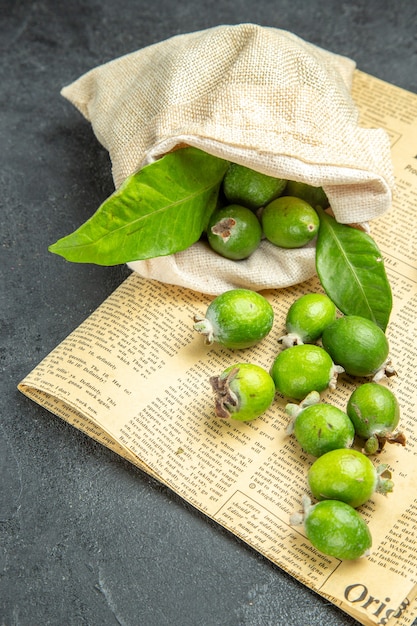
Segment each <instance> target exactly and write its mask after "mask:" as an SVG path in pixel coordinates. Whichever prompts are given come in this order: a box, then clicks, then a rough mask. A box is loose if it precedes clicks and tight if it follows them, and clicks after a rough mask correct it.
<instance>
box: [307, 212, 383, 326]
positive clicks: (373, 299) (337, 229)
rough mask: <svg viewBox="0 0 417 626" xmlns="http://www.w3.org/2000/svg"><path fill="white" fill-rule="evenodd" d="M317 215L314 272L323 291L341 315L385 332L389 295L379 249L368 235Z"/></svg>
mask: <svg viewBox="0 0 417 626" xmlns="http://www.w3.org/2000/svg"><path fill="white" fill-rule="evenodd" d="M317 212H318V214H319V217H320V229H319V233H318V237H317V245H316V269H317V274H318V277H319V279H320V282H321V284H322V287H323V289H324V290H325V292H326V293H327V295H328V296H329V297H330V298H331V299H332V300H333V302H334V303H335V305H336V306H337V307H338V309H339V310H340V311H341V312H342V313H344V314H345V315H361V316H362V317H366V318H367V319H370V320H372V321H373V322H375V323H376V324H377V325H378V326H379V327H380V328H382V330H384V331H385V329H386V327H387V325H388V321H389V317H390V314H391V309H392V292H391V287H390V284H389V281H388V278H387V275H386V272H385V265H384V261H383V258H382V254H381V252H380V250H379V249H378V246H377V245H376V243H375V241H374V240H373V239H372V237H370V236H369V235H368V234H367V233H365V232H363V231H361V230H358V229H357V228H353V227H352V226H348V225H346V224H340V223H339V222H337V221H336V220H335V219H334V218H333V217H331V216H330V215H328V214H327V213H325V212H324V211H323V210H322V209H320V208H317Z"/></svg>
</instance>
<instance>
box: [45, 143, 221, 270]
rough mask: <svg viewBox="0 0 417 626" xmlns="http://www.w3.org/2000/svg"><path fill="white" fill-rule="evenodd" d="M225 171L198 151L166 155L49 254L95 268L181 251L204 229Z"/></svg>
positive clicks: (133, 178) (130, 180) (127, 183)
mask: <svg viewBox="0 0 417 626" xmlns="http://www.w3.org/2000/svg"><path fill="white" fill-rule="evenodd" d="M227 167H228V162H227V161H224V160H223V159H219V158H217V157H214V156H211V155H209V154H207V153H206V152H203V151H201V150H198V149H197V148H191V147H189V148H182V149H180V150H176V151H174V152H170V153H169V154H167V155H165V156H164V157H162V158H161V159H159V160H158V161H155V162H154V163H151V164H150V165H147V166H145V167H144V168H142V169H141V170H140V171H139V172H137V173H136V174H133V175H132V176H130V177H128V178H127V179H126V180H125V181H124V183H123V184H122V185H121V186H120V188H119V189H117V190H116V191H115V192H114V193H113V194H112V195H111V196H110V197H109V198H107V200H105V202H104V203H103V204H102V205H101V206H100V207H99V208H98V209H97V211H96V212H95V213H94V215H93V216H92V217H91V218H90V219H89V220H87V221H86V222H85V223H84V224H83V225H82V226H80V227H79V228H78V229H77V230H76V231H75V232H73V233H72V234H70V235H68V236H67V237H63V238H62V239H59V240H58V241H57V242H56V243H54V244H53V245H51V246H50V247H49V250H50V252H54V253H55V254H59V255H61V256H63V257H64V258H65V259H67V260H68V261H74V262H77V263H95V264H97V265H117V264H121V263H127V262H128V261H134V260H140V259H149V258H154V257H158V256H163V255H168V254H173V253H174V252H178V251H179V250H185V249H186V248H188V247H189V246H190V245H192V244H193V243H194V242H196V241H197V240H198V239H199V238H200V236H201V234H202V232H203V230H204V229H205V227H206V225H207V222H208V220H209V218H210V215H211V213H212V211H213V209H214V208H215V205H216V201H217V196H218V192H219V188H220V184H221V181H222V179H223V177H224V174H225V172H226V169H227Z"/></svg>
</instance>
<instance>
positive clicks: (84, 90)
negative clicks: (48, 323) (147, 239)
mask: <svg viewBox="0 0 417 626" xmlns="http://www.w3.org/2000/svg"><path fill="white" fill-rule="evenodd" d="M354 70H355V63H354V61H352V60H350V59H348V58H346V57H342V56H339V55H336V54H333V53H331V52H328V51H325V50H323V49H321V48H318V47H317V46H315V45H313V44H310V43H308V42H306V41H304V40H302V39H300V38H299V37H298V36H296V35H294V34H292V33H290V32H288V31H284V30H280V29H276V28H270V27H261V26H257V25H255V24H239V25H234V26H228V25H222V26H217V27H214V28H210V29H207V30H203V31H198V32H194V33H190V34H184V35H178V36H174V37H172V38H170V39H167V40H165V41H162V42H160V43H156V44H154V45H151V46H148V47H146V48H143V49H141V50H138V51H136V52H133V53H130V54H127V55H125V56H123V57H120V58H118V59H115V60H113V61H110V62H108V63H106V64H104V65H101V66H99V67H96V68H94V69H92V70H90V71H89V72H87V73H86V74H84V75H83V76H81V77H80V78H78V79H77V80H76V81H75V82H73V83H72V84H70V85H68V86H66V87H64V88H63V89H62V92H61V93H62V95H63V96H64V97H65V98H67V99H68V100H69V101H70V102H72V103H73V104H74V106H75V107H77V108H78V109H79V110H80V111H81V113H82V114H83V115H84V116H85V118H86V119H87V120H89V121H90V122H91V124H92V128H93V131H94V133H95V135H96V137H97V139H98V140H99V141H100V142H101V143H102V145H103V146H104V147H105V148H106V149H107V150H108V151H109V155H110V158H111V162H112V173H113V179H114V183H115V186H116V188H117V187H118V186H119V185H120V184H121V183H122V181H123V180H124V179H125V178H126V177H127V176H129V175H130V174H132V173H134V172H136V171H137V170H139V169H140V168H141V167H143V166H144V165H146V164H149V163H152V162H153V161H155V160H156V159H158V158H160V157H161V156H163V155H164V154H166V153H167V152H169V151H171V150H172V149H174V148H175V147H177V146H181V145H188V146H194V147H197V148H200V149H201V150H204V151H205V152H208V153H210V154H212V155H214V156H219V157H221V158H223V159H226V160H229V161H231V162H234V163H239V164H242V165H245V166H247V167H250V168H252V169H254V170H257V171H259V172H262V173H265V174H268V175H270V176H275V177H279V178H286V179H289V180H295V181H301V182H305V183H309V184H311V185H315V186H322V187H323V188H324V191H325V192H326V194H327V197H328V198H329V201H330V204H331V207H332V210H333V212H334V215H335V217H336V219H337V220H338V221H340V222H343V223H360V222H369V221H371V220H372V219H374V218H376V217H378V216H379V215H381V214H382V213H384V212H385V211H386V210H387V209H388V208H389V207H390V205H391V200H392V190H393V187H394V178H393V172H392V163H391V156H390V145H389V140H388V135H387V134H386V133H385V131H384V130H382V129H368V128H362V127H361V126H359V124H358V110H357V107H356V105H355V103H354V102H353V100H352V97H351V95H350V87H351V81H352V77H353V72H354ZM128 265H129V267H130V268H132V269H133V270H134V271H136V272H138V273H139V274H141V275H142V276H145V277H148V278H152V279H156V280H159V281H162V282H166V283H171V284H177V285H182V286H185V287H188V288H191V289H194V290H197V291H201V292H203V293H207V294H214V295H215V294H218V293H221V292H223V291H225V290H227V289H232V288H235V287H246V288H250V289H254V290H256V291H258V290H262V289H267V288H280V287H286V286H289V285H292V284H296V283H300V282H302V281H304V280H306V279H308V278H310V277H311V276H313V275H314V274H315V247H314V244H313V245H309V246H307V247H304V248H300V249H295V250H284V249H281V248H277V247H276V246H273V245H272V244H270V243H269V242H268V241H265V240H263V241H262V242H261V245H260V247H259V248H258V250H257V251H255V253H253V254H252V255H251V257H249V258H248V259H246V260H243V261H231V260H228V259H224V258H222V257H220V256H219V255H217V254H216V253H215V252H213V251H212V250H210V249H209V248H208V246H207V245H206V244H205V243H203V242H197V243H196V244H194V245H193V246H191V247H190V248H188V249H187V250H185V251H183V252H179V253H176V254H173V255H170V256H167V257H158V258H155V259H150V260H146V261H134V262H131V263H129V264H128Z"/></svg>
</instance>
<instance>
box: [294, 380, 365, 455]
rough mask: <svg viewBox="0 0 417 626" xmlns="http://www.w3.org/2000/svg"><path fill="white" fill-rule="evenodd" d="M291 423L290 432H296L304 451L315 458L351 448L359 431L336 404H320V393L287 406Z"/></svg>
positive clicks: (314, 393)
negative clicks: (331, 451) (297, 403)
mask: <svg viewBox="0 0 417 626" xmlns="http://www.w3.org/2000/svg"><path fill="white" fill-rule="evenodd" d="M285 411H286V413H287V414H288V415H290V417H291V420H290V422H289V424H288V427H287V433H288V434H291V433H293V434H294V436H295V438H296V439H297V441H298V443H299V444H300V446H301V448H302V449H303V450H304V451H305V452H307V453H308V454H311V455H312V456H315V457H320V456H322V455H323V454H326V452H329V451H330V450H336V449H338V448H350V446H351V445H352V443H353V439H354V436H355V429H354V427H353V424H352V422H351V421H350V419H349V417H348V415H347V414H346V413H345V412H344V411H342V410H341V409H339V408H338V407H336V406H333V405H332V404H326V403H324V402H320V394H319V393H318V392H311V393H310V394H308V396H307V397H306V398H305V399H304V400H303V401H302V402H301V403H300V404H299V405H296V404H291V403H289V404H287V406H286V407H285Z"/></svg>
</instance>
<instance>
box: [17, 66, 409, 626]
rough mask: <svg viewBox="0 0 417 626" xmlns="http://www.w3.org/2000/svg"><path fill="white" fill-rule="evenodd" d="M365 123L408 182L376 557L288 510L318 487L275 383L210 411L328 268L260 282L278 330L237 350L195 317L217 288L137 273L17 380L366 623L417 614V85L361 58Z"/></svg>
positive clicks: (370, 509) (388, 253) (396, 271)
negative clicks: (218, 413)
mask: <svg viewBox="0 0 417 626" xmlns="http://www.w3.org/2000/svg"><path fill="white" fill-rule="evenodd" d="M353 94H354V97H355V99H356V101H357V103H358V105H359V107H360V109H361V112H362V123H363V124H364V125H368V126H382V127H384V128H386V129H387V130H388V132H389V135H390V138H391V142H392V156H393V161H394V168H395V174H396V181H397V190H396V195H395V200H394V205H393V209H392V210H391V211H390V212H389V213H387V214H385V215H384V216H383V217H381V218H379V219H378V220H377V221H375V222H373V223H372V236H373V237H374V238H375V240H376V242H377V243H378V245H379V246H380V248H381V251H382V253H383V255H384V259H385V263H386V268H387V272H388V275H389V279H390V282H391V285H392V287H393V293H394V309H393V313H392V318H391V322H390V325H389V328H388V331H387V334H388V338H389V340H390V344H391V354H392V357H393V359H394V362H395V365H396V368H397V371H398V376H397V377H394V378H390V379H389V381H386V382H384V383H383V384H387V385H388V386H389V387H390V388H391V389H392V390H393V391H394V393H395V394H396V395H397V397H398V399H399V401H400V404H401V407H402V417H401V429H402V430H403V431H404V433H405V434H406V436H407V445H406V447H405V448H403V447H402V446H398V445H388V444H387V445H386V446H385V448H384V450H383V451H382V453H381V454H380V455H379V456H378V457H377V458H374V462H375V463H376V464H379V463H386V464H387V465H388V466H389V468H390V469H391V471H392V474H393V479H394V483H395V489H394V492H393V493H392V494H389V495H388V496H382V495H379V494H375V496H373V498H372V499H371V500H370V501H369V502H368V503H366V504H365V505H363V506H362V507H361V508H360V512H361V514H362V515H363V516H364V517H365V519H366V521H367V522H368V524H369V527H370V530H371V533H372V536H373V550H372V554H371V555H370V556H369V557H368V558H364V559H360V560H358V561H354V562H341V561H339V560H337V559H334V558H329V557H326V556H324V555H322V554H320V553H318V552H317V551H316V550H315V549H314V548H313V547H312V546H311V544H310V543H309V541H308V540H307V539H306V538H305V536H304V533H303V530H302V528H301V527H294V526H290V524H289V517H290V515H291V513H293V512H294V511H295V510H297V509H299V508H300V503H301V498H302V496H303V495H304V494H305V493H308V488H307V483H306V476H307V471H308V468H309V466H310V464H311V462H312V459H311V458H310V457H308V455H306V454H304V453H302V452H301V450H300V448H299V446H298V444H297V442H296V441H295V439H294V438H293V437H291V436H289V435H287V434H286V426H287V423H288V417H287V416H286V414H285V411H284V407H285V404H286V400H284V399H283V398H281V397H280V396H279V395H277V397H276V400H275V402H274V404H273V406H272V407H271V408H270V409H269V410H268V411H266V413H265V414H264V415H263V416H261V417H260V418H258V419H257V420H255V421H254V422H249V423H239V422H236V423H235V422H233V421H230V420H227V421H222V420H220V419H218V418H215V416H214V403H213V396H212V391H211V387H210V384H209V378H210V376H213V375H217V374H220V373H221V371H222V370H223V369H224V368H225V367H226V366H229V365H231V364H233V363H237V362H240V361H250V362H254V363H257V364H259V365H262V366H264V367H265V368H266V369H269V368H270V366H271V364H272V362H273V359H274V358H275V356H276V354H277V353H278V351H279V344H278V338H279V337H280V336H281V335H283V334H284V331H285V329H284V322H285V315H286V312H287V310H288V307H289V306H290V304H291V303H292V302H293V301H294V299H295V298H296V297H298V296H299V295H301V294H302V293H306V292H313V291H321V287H320V284H319V282H318V280H317V278H313V279H311V280H310V281H308V282H306V283H303V284H301V285H298V286H295V287H291V288H287V289H283V290H275V291H268V292H263V293H264V295H265V296H266V297H267V298H268V299H269V301H270V302H271V304H272V306H273V308H274V311H275V324H274V328H273V330H272V332H271V334H270V335H269V336H268V337H267V338H266V339H265V340H263V341H262V342H261V343H260V344H258V345H257V346H256V347H254V348H251V349H248V350H244V351H239V352H233V351H230V350H227V349H224V348H222V347H221V346H219V345H217V344H214V345H212V346H206V345H205V344H204V341H203V339H202V337H201V336H200V335H198V334H197V333H196V332H195V331H194V330H193V328H192V318H193V315H194V314H195V313H204V312H205V310H206V308H207V306H208V304H209V302H210V300H211V298H210V297H208V296H205V295H201V294H200V293H197V292H194V291H191V290H186V289H183V288H180V287H175V286H170V285H165V284H162V283H159V282H156V281H151V280H145V279H143V278H140V277H139V276H138V275H137V274H132V275H131V276H130V277H129V278H128V279H126V280H125V281H124V283H122V285H121V286H120V287H119V288H118V289H117V290H116V291H115V292H114V293H113V294H112V295H111V296H110V297H109V298H108V299H107V300H106V301H105V302H103V304H102V305H101V306H100V307H99V308H98V309H97V310H96V311H95V312H94V313H93V314H92V315H90V317H88V318H87V320H86V321H85V322H84V323H83V324H82V325H81V326H79V327H78V328H77V329H76V330H75V331H74V332H72V333H71V335H69V337H67V338H66V339H65V340H64V341H63V342H62V343H61V344H60V345H59V346H58V347H57V348H56V349H55V350H54V351H53V352H52V353H51V354H49V355H48V356H47V357H46V358H45V359H44V360H43V361H42V362H41V363H40V364H39V365H38V366H37V367H36V368H35V369H34V370H33V371H32V372H31V373H30V374H29V375H28V376H27V377H26V378H25V379H24V380H23V381H22V382H21V383H20V385H19V389H20V390H21V391H22V392H23V393H25V394H26V395H28V396H29V397H30V398H32V399H33V400H35V401H36V402H38V403H39V404H41V405H43V406H45V407H46V408H47V409H48V410H49V411H51V412H52V413H55V414H56V415H59V416H60V417H62V418H63V419H65V420H67V421H68V422H70V423H71V424H73V425H74V426H75V427H77V428H79V429H80V430H82V431H83V432H86V433H87V434H89V435H90V436H91V437H93V438H94V439H96V440H98V441H100V442H101V443H103V444H104V445H106V446H108V447H109V448H111V449H112V450H114V451H115V452H116V453H118V454H120V455H121V456H123V457H125V458H126V459H128V460H129V461H131V462H132V463H134V464H136V465H137V466H138V467H140V468H141V469H143V470H144V471H145V472H148V473H149V474H151V475H152V476H154V477H155V478H157V479H159V480H160V481H161V482H163V483H165V484H166V485H168V486H169V487H170V488H171V489H173V490H174V491H175V492H176V493H178V494H179V495H180V496H182V497H183V498H184V499H185V500H187V501H188V502H190V503H191V504H192V505H194V506H195V507H196V508H198V509H199V510H201V511H203V512H204V513H205V514H207V515H208V516H210V517H211V518H212V519H214V520H215V521H216V522H218V523H219V524H221V525H222V526H224V527H225V528H227V529H229V530H230V531H231V532H233V533H234V534H235V535H237V536H239V537H240V538H242V539H243V540H244V541H245V542H247V543H248V544H249V545H251V546H252V547H253V548H255V549H256V550H258V551H259V552H260V553H262V554H263V555H265V556H266V557H267V558H268V559H270V560H271V561H273V562H274V563H276V564H277V565H278V566H279V567H281V568H282V569H284V570H286V571H287V572H289V573H290V574H291V575H293V576H294V577H296V578H297V579H299V580H300V581H302V582H303V583H304V584H306V585H307V586H308V587H310V588H312V589H314V590H315V591H316V592H317V593H319V594H321V595H322V596H324V597H326V598H327V599H329V600H330V601H331V602H333V603H335V604H336V605H338V606H339V607H340V608H341V609H342V610H344V611H345V612H346V613H348V614H350V615H352V616H353V617H354V618H356V619H357V620H358V621H359V622H360V623H362V624H365V625H368V624H369V625H372V624H389V625H390V626H391V625H393V624H395V625H398V626H409V625H410V624H411V623H412V621H413V619H414V616H415V615H416V614H417V611H416V607H415V604H414V603H413V601H414V598H415V595H416V593H417V586H416V583H417V559H416V546H417V538H416V535H415V520H416V516H417V494H416V493H415V486H414V475H415V471H416V466H417V447H416V443H417V435H416V433H415V411H414V407H415V405H416V400H417V383H416V382H415V378H414V371H415V369H416V367H417V346H416V344H415V336H416V332H415V331H416V316H415V311H416V302H417V260H416V254H415V253H416V242H417V236H416V234H415V217H414V215H415V207H416V204H417V95H413V94H410V93H408V92H406V91H404V90H401V89H398V88H396V87H393V86H392V85H388V84H387V83H384V82H382V81H379V80H377V79H375V78H373V77H371V76H369V75H367V74H364V73H362V72H359V71H356V72H355V76H354V86H353ZM357 384H358V381H357V380H353V379H351V378H349V377H347V376H344V375H342V376H341V377H339V382H338V386H337V388H336V390H334V391H329V392H326V394H324V397H325V399H326V400H328V401H330V402H332V403H334V404H336V405H338V406H340V407H341V408H345V406H346V402H347V399H348V397H349V395H350V393H351V392H352V391H353V389H354V388H355V387H356V385H357Z"/></svg>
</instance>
